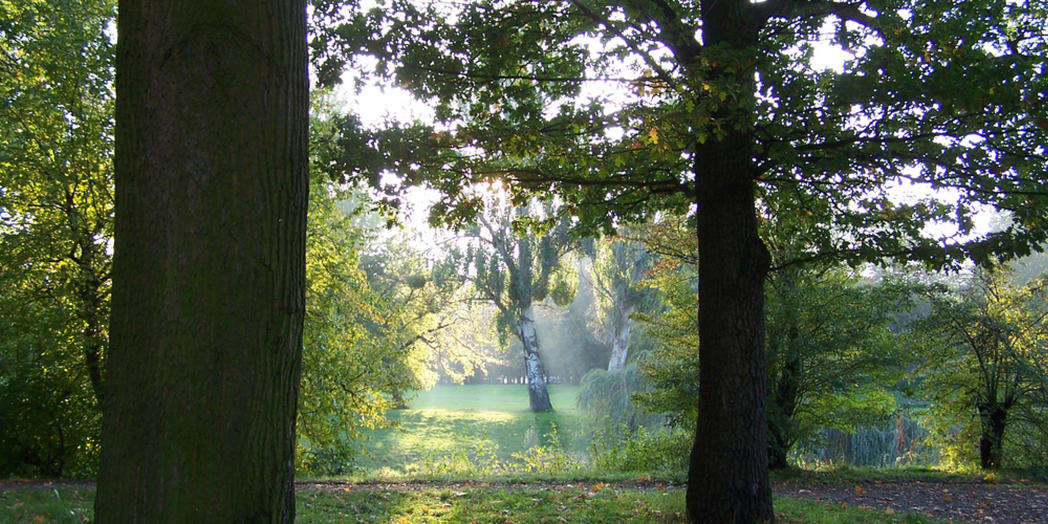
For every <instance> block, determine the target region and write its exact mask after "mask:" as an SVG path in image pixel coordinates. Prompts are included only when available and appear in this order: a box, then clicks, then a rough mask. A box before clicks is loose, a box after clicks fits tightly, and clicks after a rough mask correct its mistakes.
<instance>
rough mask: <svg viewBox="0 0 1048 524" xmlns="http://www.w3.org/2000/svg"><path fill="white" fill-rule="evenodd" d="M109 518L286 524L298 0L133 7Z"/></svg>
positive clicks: (304, 183)
mask: <svg viewBox="0 0 1048 524" xmlns="http://www.w3.org/2000/svg"><path fill="white" fill-rule="evenodd" d="M117 27H118V32H119V34H120V42H119V44H118V49H117V83H116V89H117V110H116V165H115V172H116V230H115V233H116V234H115V257H114V262H113V263H114V267H113V293H112V295H113V300H112V320H111V329H110V355H109V359H108V361H107V375H106V396H105V410H104V417H103V428H102V461H101V468H100V470H99V475H98V492H97V497H96V502H95V517H96V519H97V521H98V522H101V523H110V522H112V523H129V522H291V521H293V520H294V489H293V488H294V483H293V480H294V469H293V468H294V466H293V465H294V443H295V439H294V431H295V408H296V402H297V395H298V380H299V367H300V361H301V346H302V320H303V304H304V289H305V287H304V283H305V218H306V203H307V192H308V189H309V186H308V166H307V158H308V152H307V143H308V136H307V134H308V130H307V126H308V87H309V86H308V81H307V78H306V47H305V45H306V37H305V3H304V1H302V0H257V1H251V2H247V1H233V2H176V1H171V0H149V1H142V0H121V2H120V6H119V18H118V26H117Z"/></svg>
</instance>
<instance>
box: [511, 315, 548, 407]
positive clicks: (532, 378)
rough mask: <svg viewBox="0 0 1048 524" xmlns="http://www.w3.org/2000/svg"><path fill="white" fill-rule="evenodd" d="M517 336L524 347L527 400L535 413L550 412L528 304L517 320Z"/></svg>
mask: <svg viewBox="0 0 1048 524" xmlns="http://www.w3.org/2000/svg"><path fill="white" fill-rule="evenodd" d="M517 336H518V337H519V338H520V343H521V344H522V345H523V346H524V372H525V373H527V377H528V400H529V402H530V405H531V410H532V411H535V412H540V411H550V410H552V409H553V404H552V403H551V402H550V400H549V390H547V389H546V370H545V369H543V368H542V360H541V359H540V358H539V336H538V333H537V332H536V331H535V311H534V308H533V307H532V306H531V305H530V304H529V305H528V306H527V307H525V308H524V309H523V310H522V311H521V314H520V318H519V319H517Z"/></svg>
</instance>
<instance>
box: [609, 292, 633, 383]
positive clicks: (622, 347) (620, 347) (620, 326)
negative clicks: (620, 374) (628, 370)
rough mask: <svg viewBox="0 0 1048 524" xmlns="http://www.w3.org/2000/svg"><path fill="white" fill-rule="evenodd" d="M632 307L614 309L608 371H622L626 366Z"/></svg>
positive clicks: (631, 325)
mask: <svg viewBox="0 0 1048 524" xmlns="http://www.w3.org/2000/svg"><path fill="white" fill-rule="evenodd" d="M632 312H633V307H632V306H630V307H623V308H622V309H620V308H616V311H615V323H614V328H613V329H614V331H615V333H614V338H613V339H612V341H611V360H609V361H608V371H611V370H613V369H622V368H623V367H625V366H626V358H627V357H629V342H630V333H631V332H632V331H633V320H631V319H630V313H632Z"/></svg>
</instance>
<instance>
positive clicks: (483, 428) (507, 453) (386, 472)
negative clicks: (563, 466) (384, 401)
mask: <svg viewBox="0 0 1048 524" xmlns="http://www.w3.org/2000/svg"><path fill="white" fill-rule="evenodd" d="M549 390H550V399H551V401H552V403H553V408H554V411H552V412H550V413H532V412H531V411H530V410H529V409H528V391H527V387H526V386H522V385H465V386H456V385H440V386H436V387H434V388H433V389H432V390H430V391H422V392H419V393H418V395H417V396H416V398H415V399H414V400H413V401H412V402H411V403H410V409H403V410H391V411H389V412H387V414H386V415H387V417H388V418H389V419H390V420H392V421H393V422H395V423H396V424H397V427H396V428H393V429H383V430H375V431H371V432H368V437H369V439H370V440H369V441H368V442H367V443H366V448H367V450H368V453H369V454H370V455H371V456H370V457H366V458H363V459H362V460H361V461H360V464H359V465H360V466H361V467H362V468H363V470H364V472H365V476H367V477H376V476H381V477H389V476H401V475H415V476H417V475H420V474H421V475H424V476H426V474H427V473H430V474H433V473H438V470H440V469H441V468H442V467H444V469H447V467H450V466H452V465H454V464H457V465H458V469H461V467H464V466H466V464H465V463H466V462H470V463H473V465H478V464H480V465H482V464H491V463H493V462H496V461H497V462H503V463H504V462H507V461H512V460H514V455H515V454H518V455H519V454H522V453H525V452H527V450H529V449H531V448H534V447H536V446H545V447H549V448H556V449H560V450H562V451H564V452H565V453H568V454H573V455H576V456H578V455H581V454H582V453H583V452H584V451H585V449H586V447H587V446H588V445H589V442H588V440H587V439H586V438H585V435H584V431H583V428H582V422H581V416H580V414H579V412H578V409H577V408H576V407H575V396H576V395H577V393H578V386H570V385H553V386H550V389H549ZM449 472H452V471H449Z"/></svg>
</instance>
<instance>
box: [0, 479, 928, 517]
mask: <svg viewBox="0 0 1048 524" xmlns="http://www.w3.org/2000/svg"><path fill="white" fill-rule="evenodd" d="M296 500H297V503H296V506H297V514H298V515H297V518H296V519H295V520H296V522H300V523H317V524H327V523H342V522H345V523H364V522H381V523H395V524H400V523H415V522H421V523H437V522H456V523H459V522H460V523H472V522H477V523H492V524H494V523H505V522H518V523H523V522H527V523H532V522H534V523H541V522H548V523H559V522H573V523H606V522H624V523H626V522H634V523H647V522H651V523H656V522H673V523H680V522H684V521H685V519H684V489H683V488H681V487H673V488H658V489H626V488H622V487H621V486H617V485H615V484H602V483H597V484H589V485H587V486H571V485H570V484H560V485H554V486H541V487H540V486H527V485H525V486H516V485H504V484H502V485H500V484H491V485H485V484H465V485H454V486H450V485H449V486H434V487H424V488H418V489H404V488H397V489H391V488H357V487H347V488H345V489H338V488H337V487H335V488H328V489H318V488H312V487H309V488H305V489H301V490H299V491H298V494H297V497H296ZM93 502H94V488H93V487H90V486H80V487H70V486H62V487H54V488H52V487H25V488H14V489H9V490H6V491H3V490H0V524H6V523H23V522H25V523H39V522H47V523H85V522H91V520H92V517H93V516H94V511H93V508H92V504H93ZM775 512H776V516H777V520H778V521H779V522H782V523H787V524H795V523H806V524H845V523H848V524H850V523H855V522H864V523H917V524H931V523H935V522H938V521H935V520H934V519H930V518H927V517H924V516H917V515H890V514H886V513H885V512H883V511H877V510H867V509H859V508H852V507H846V508H845V507H840V506H833V505H827V504H819V503H816V502H812V501H808V500H795V499H788V498H782V497H776V499H775Z"/></svg>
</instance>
